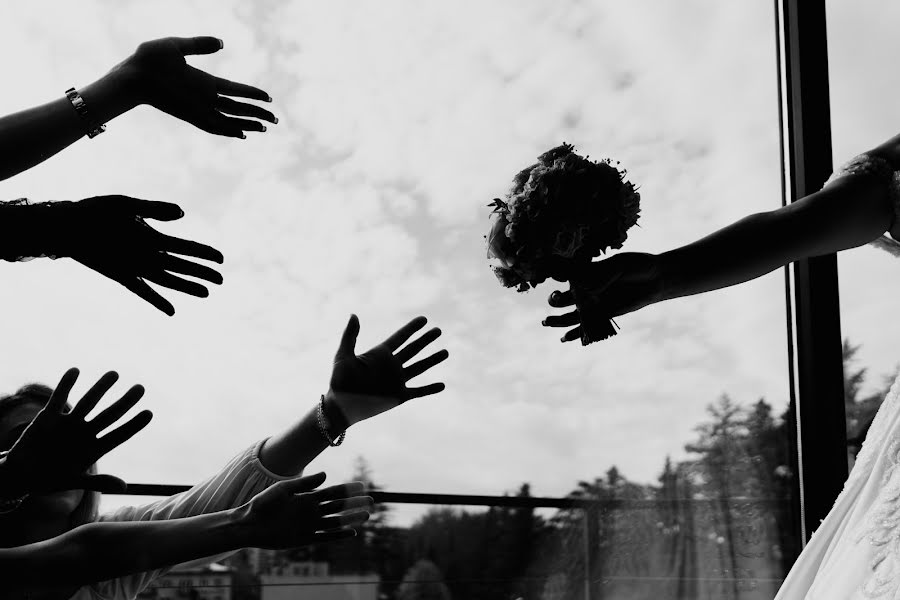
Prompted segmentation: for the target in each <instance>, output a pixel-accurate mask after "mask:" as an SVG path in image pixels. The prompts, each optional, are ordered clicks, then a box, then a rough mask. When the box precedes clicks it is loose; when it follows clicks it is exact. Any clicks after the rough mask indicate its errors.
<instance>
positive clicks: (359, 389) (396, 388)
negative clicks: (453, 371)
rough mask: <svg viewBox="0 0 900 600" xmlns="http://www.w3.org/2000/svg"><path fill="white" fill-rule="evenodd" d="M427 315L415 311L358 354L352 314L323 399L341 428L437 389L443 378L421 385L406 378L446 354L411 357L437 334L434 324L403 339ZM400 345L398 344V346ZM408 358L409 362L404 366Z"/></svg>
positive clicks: (413, 331)
mask: <svg viewBox="0 0 900 600" xmlns="http://www.w3.org/2000/svg"><path fill="white" fill-rule="evenodd" d="M427 322H428V320H427V319H426V318H425V317H416V318H415V319H413V320H412V321H410V322H409V323H407V324H406V325H404V326H403V327H401V328H400V329H398V330H397V331H396V332H394V334H393V335H391V336H390V337H389V338H387V339H386V340H385V341H383V342H382V343H380V344H378V345H377V346H375V347H374V348H372V349H371V350H369V351H368V352H366V353H364V354H360V355H358V356H357V354H356V336H357V335H359V319H357V317H356V315H351V317H350V321H349V323H347V328H346V329H345V330H344V335H343V337H342V338H341V344H340V347H339V348H338V351H337V354H336V355H335V357H334V368H333V370H332V374H331V386H330V389H329V390H328V394H327V395H326V402H333V404H334V406H335V407H337V408H338V409H339V413H340V416H342V417H344V418H345V419H346V423H337V424H336V425H338V426H339V428H340V429H345V428H346V427H349V426H350V425H353V424H355V423H359V422H360V421H362V420H364V419H368V418H370V417H374V416H375V415H377V414H380V413H383V412H385V411H387V410H390V409H392V408H394V407H396V406H398V405H400V404H402V403H404V402H406V401H407V400H411V399H412V398H419V397H421V396H428V395H430V394H437V393H438V392H440V391H442V390H443V389H444V384H443V383H432V384H429V385H425V386H421V387H407V386H406V383H407V382H408V381H409V380H410V379H412V378H414V377H417V376H419V375H422V374H423V373H425V372H426V371H428V370H429V369H431V368H432V367H433V366H435V365H437V364H438V363H440V362H442V361H444V360H446V359H447V357H448V356H449V353H448V352H447V351H446V350H439V351H438V352H435V353H433V354H431V355H430V356H428V357H427V358H424V359H422V360H418V361H416V362H412V363H410V361H412V360H413V359H414V358H415V357H416V356H417V355H418V354H419V353H420V352H421V351H422V350H423V349H424V348H425V347H426V346H427V345H428V344H430V343H431V342H433V341H434V340H436V339H437V338H438V337H439V336H440V335H441V330H440V329H438V328H437V327H434V328H432V329H429V330H428V331H426V332H425V333H424V334H422V335H421V336H419V337H418V338H416V339H415V340H413V341H412V342H410V343H409V344H406V341H407V340H408V339H409V338H410V337H411V336H412V335H413V334H414V333H416V332H417V331H419V330H420V329H422V327H424V326H425V323H427ZM404 344H406V346H404V347H403V348H401V346H403V345H404ZM404 364H406V365H407V366H405V367H404V366H403V365H404Z"/></svg>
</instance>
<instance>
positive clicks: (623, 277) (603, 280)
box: [543, 252, 663, 342]
mask: <svg viewBox="0 0 900 600" xmlns="http://www.w3.org/2000/svg"><path fill="white" fill-rule="evenodd" d="M570 284H571V286H575V287H576V288H578V290H579V291H581V292H583V293H582V294H581V295H582V296H587V297H589V298H590V301H589V302H585V303H578V305H577V306H576V309H575V310H573V311H571V312H567V313H564V314H562V315H552V316H549V317H547V318H546V319H544V321H543V325H544V326H545V327H573V326H574V329H570V330H569V331H567V332H566V333H565V335H563V337H562V340H561V341H563V342H571V341H572V340H577V339H579V338H581V323H582V320H583V319H587V318H589V317H591V318H597V319H611V318H614V317H617V316H619V315H624V314H627V313H630V312H634V311H636V310H639V309H641V308H643V307H645V306H647V305H648V304H653V303H654V302H659V301H660V300H661V299H662V289H663V281H662V276H661V269H660V264H659V257H658V256H656V255H655V254H646V253H640V252H623V253H621V254H616V255H615V256H611V257H610V258H607V259H605V260H601V261H599V262H592V263H591V264H590V265H588V266H587V267H586V268H585V269H584V270H583V271H581V272H580V273H578V274H577V275H574V276H573V277H572V278H571V279H570ZM548 303H549V304H550V306H553V307H554V308H563V307H567V306H572V305H574V304H576V301H575V295H574V294H573V293H572V290H571V289H569V290H567V291H564V292H559V291H555V292H553V293H552V294H550V298H549V299H548Z"/></svg>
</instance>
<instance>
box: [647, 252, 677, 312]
mask: <svg viewBox="0 0 900 600" xmlns="http://www.w3.org/2000/svg"><path fill="white" fill-rule="evenodd" d="M676 252H677V251H676V250H670V251H668V252H663V253H662V254H657V255H656V273H657V274H656V293H655V300H654V301H655V302H662V301H663V300H671V299H672V298H677V297H678V296H681V295H683V294H681V293H679V292H678V290H677V285H676V284H677V282H678V280H679V278H678V276H677V274H676V271H677V269H676V264H677V260H678V256H677V254H675V253H676Z"/></svg>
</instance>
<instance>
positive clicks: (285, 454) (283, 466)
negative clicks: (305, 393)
mask: <svg viewBox="0 0 900 600" xmlns="http://www.w3.org/2000/svg"><path fill="white" fill-rule="evenodd" d="M325 417H326V423H327V424H328V433H329V435H331V437H332V439H336V438H337V437H338V436H339V435H340V433H341V432H342V431H344V430H345V429H346V428H347V422H346V420H344V419H343V417H342V415H341V414H340V412H339V411H337V410H336V408H335V407H334V404H333V399H332V398H331V397H330V393H329V395H326V397H325ZM328 447H329V444H328V441H327V440H326V439H325V436H324V435H322V432H321V430H320V429H319V424H318V404H316V405H315V406H313V408H312V409H311V410H310V411H309V412H307V413H306V415H305V416H304V417H303V418H302V419H300V420H299V421H298V422H297V423H295V424H294V425H292V426H291V427H289V428H288V429H286V430H284V431H283V432H281V433H280V434H278V435H274V436H272V437H271V438H269V439H268V440H267V441H266V443H265V444H264V445H263V447H262V449H261V450H260V452H259V460H260V462H261V463H262V464H263V466H264V467H266V468H267V469H268V470H270V471H272V472H273V473H276V474H278V475H281V476H293V475H298V474H300V473H302V472H303V470H304V469H306V467H307V466H308V465H309V463H311V462H312V461H313V459H314V458H316V457H317V456H318V455H319V454H321V453H322V452H323V451H324V450H325V449H326V448H328Z"/></svg>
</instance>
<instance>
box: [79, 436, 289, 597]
mask: <svg viewBox="0 0 900 600" xmlns="http://www.w3.org/2000/svg"><path fill="white" fill-rule="evenodd" d="M264 443H265V440H260V441H259V442H257V443H256V444H254V445H253V446H251V447H250V448H248V449H247V450H245V451H243V452H241V453H240V454H238V455H237V456H235V457H234V458H233V459H232V460H231V461H230V462H229V463H228V464H227V465H225V468H224V469H222V470H221V471H220V472H219V473H217V474H216V475H213V476H212V477H210V478H209V479H207V480H206V481H204V482H203V483H201V484H198V485H195V486H194V487H192V488H191V489H189V490H187V491H184V492H181V493H180V494H175V495H174V496H169V497H168V498H163V499H162V500H157V501H156V502H151V503H149V504H145V505H143V506H123V507H121V508H119V509H117V510H116V511H114V512H112V513H108V514H104V515H101V516H100V519H99V520H100V521H106V522H109V521H161V520H168V519H179V518H182V517H193V516H196V515H202V514H208V513H213V512H219V511H222V510H227V509H229V508H234V507H237V506H240V505H242V504H245V503H246V502H248V501H249V500H250V499H251V498H253V497H254V496H255V495H257V494H258V493H259V492H261V491H263V490H264V489H266V488H268V487H269V486H271V485H273V484H274V483H276V482H278V481H282V480H285V479H292V478H293V477H294V476H291V477H282V476H280V475H276V474H274V473H272V472H271V471H269V470H268V469H266V468H265V467H264V466H263V464H262V463H261V462H260V460H259V451H260V448H262V445H263V444H264ZM229 554H231V553H228V554H222V555H219V556H215V557H209V558H208V559H202V560H200V561H193V563H195V564H196V563H201V562H213V561H214V560H216V559H221V558H224V557H226V556H228V555H229ZM172 566H175V565H171V566H170V567H167V568H165V569H158V570H156V571H147V572H144V573H137V574H134V575H128V576H127V577H120V578H118V579H111V580H109V581H103V582H100V583H96V584H92V585H91V586H88V587H90V588H92V589H91V592H92V594H91V595H92V596H93V597H95V598H102V599H106V600H132V599H133V598H135V597H136V596H137V595H138V594H139V593H140V592H141V591H142V590H143V589H144V588H146V587H147V586H148V585H149V584H150V582H151V581H153V580H154V579H156V578H157V577H159V576H160V575H163V574H164V573H166V572H167V571H168V570H169V569H170V568H171V567H172Z"/></svg>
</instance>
